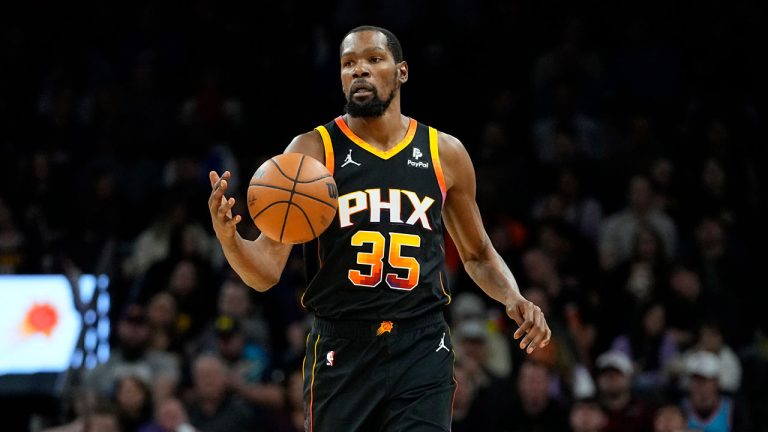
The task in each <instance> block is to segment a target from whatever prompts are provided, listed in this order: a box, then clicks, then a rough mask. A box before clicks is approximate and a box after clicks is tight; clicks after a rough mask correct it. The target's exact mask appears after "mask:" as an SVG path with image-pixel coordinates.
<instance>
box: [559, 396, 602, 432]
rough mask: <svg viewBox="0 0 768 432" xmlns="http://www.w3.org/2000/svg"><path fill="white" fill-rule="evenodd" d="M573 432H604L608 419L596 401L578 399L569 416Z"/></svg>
mask: <svg viewBox="0 0 768 432" xmlns="http://www.w3.org/2000/svg"><path fill="white" fill-rule="evenodd" d="M568 423H569V424H570V426H571V432H602V431H603V430H604V428H605V426H606V424H608V417H607V416H606V415H605V412H604V411H603V408H602V407H600V404H599V403H598V402H597V400H595V399H577V400H576V401H575V402H574V403H573V405H572V406H571V412H570V414H569V416H568Z"/></svg>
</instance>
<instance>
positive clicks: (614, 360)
mask: <svg viewBox="0 0 768 432" xmlns="http://www.w3.org/2000/svg"><path fill="white" fill-rule="evenodd" d="M595 365H596V367H597V371H596V372H597V395H598V400H599V401H600V405H601V406H602V407H603V409H604V410H605V413H606V415H607V416H608V422H607V424H606V426H605V429H604V431H605V432H614V431H615V432H635V431H637V432H641V431H648V430H651V429H652V425H653V410H652V409H651V408H650V406H648V405H647V404H646V403H645V402H643V401H642V400H640V399H638V398H636V397H635V395H633V394H632V386H631V383H632V376H633V374H634V366H633V365H632V360H631V359H630V358H629V356H627V354H626V353H624V352H622V351H618V350H609V351H606V352H604V353H603V354H601V355H600V356H599V357H598V358H597V361H596V363H595Z"/></svg>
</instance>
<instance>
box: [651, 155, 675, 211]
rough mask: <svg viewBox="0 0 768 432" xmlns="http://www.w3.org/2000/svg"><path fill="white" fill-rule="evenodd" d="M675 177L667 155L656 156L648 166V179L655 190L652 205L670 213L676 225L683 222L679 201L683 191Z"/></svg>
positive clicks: (672, 164)
mask: <svg viewBox="0 0 768 432" xmlns="http://www.w3.org/2000/svg"><path fill="white" fill-rule="evenodd" d="M677 177H678V176H677V172H676V170H675V165H674V163H673V162H672V159H671V158H669V157H658V158H656V159H655V160H653V162H651V164H650V167H649V168H648V179H649V180H650V181H651V188H652V189H653V191H654V192H655V193H654V200H655V202H654V204H653V206H654V207H656V208H658V209H661V210H662V211H664V213H666V214H668V215H670V216H671V217H672V219H673V220H674V221H675V223H676V225H680V224H681V222H683V221H682V219H681V218H682V214H681V212H682V211H683V209H682V208H681V207H682V204H681V202H680V196H682V194H683V191H682V190H681V188H680V184H679V183H678V178H677Z"/></svg>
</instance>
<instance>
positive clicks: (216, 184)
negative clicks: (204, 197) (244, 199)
mask: <svg viewBox="0 0 768 432" xmlns="http://www.w3.org/2000/svg"><path fill="white" fill-rule="evenodd" d="M231 177H232V173H230V172H229V171H224V173H223V174H222V175H221V177H219V174H218V173H217V172H216V171H211V172H210V173H208V178H209V179H210V180H211V189H212V190H211V196H210V197H209V198H208V210H209V211H210V212H211V220H212V221H213V230H214V232H216V238H218V239H219V241H228V240H232V239H234V238H235V234H236V233H237V224H238V223H240V221H241V220H242V219H243V218H242V217H241V216H240V215H235V216H234V217H233V216H232V207H234V206H235V199H234V198H232V197H230V198H226V197H225V196H224V193H225V192H226V191H227V186H229V179H230V178H231Z"/></svg>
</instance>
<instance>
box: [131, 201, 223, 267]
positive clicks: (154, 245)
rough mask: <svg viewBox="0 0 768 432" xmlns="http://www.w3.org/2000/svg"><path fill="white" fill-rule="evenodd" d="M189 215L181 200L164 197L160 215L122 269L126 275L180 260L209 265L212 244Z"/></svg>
mask: <svg viewBox="0 0 768 432" xmlns="http://www.w3.org/2000/svg"><path fill="white" fill-rule="evenodd" d="M169 195H170V193H169ZM189 212H190V209H189V208H188V206H187V204H186V202H185V201H184V200H182V199H181V198H180V197H178V196H176V197H174V196H168V197H165V202H163V203H162V204H161V212H160V213H159V214H158V215H157V217H156V218H155V220H154V221H153V222H152V224H151V225H150V226H148V227H147V228H145V229H144V230H143V231H142V232H141V233H139V235H138V237H137V238H136V241H135V243H134V248H133V252H132V254H131V256H130V257H129V258H128V259H127V260H126V261H125V263H124V265H123V271H124V272H125V274H126V275H128V276H131V277H137V276H140V275H142V274H144V273H145V272H147V271H148V270H150V267H151V266H152V265H153V264H163V262H164V261H171V262H175V261H176V260H178V259H180V258H182V257H186V258H191V259H199V260H202V261H203V262H208V260H209V259H210V257H211V251H212V250H213V242H212V241H213V240H212V238H211V236H210V234H209V233H208V232H207V231H206V229H205V228H204V227H203V226H202V224H200V223H199V222H197V221H195V220H191V219H190V217H189ZM165 267H166V268H167V264H166V265H165ZM150 276H152V275H150ZM158 277H160V278H162V275H159V276H158Z"/></svg>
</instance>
